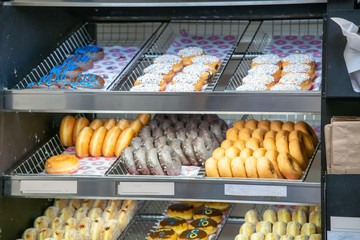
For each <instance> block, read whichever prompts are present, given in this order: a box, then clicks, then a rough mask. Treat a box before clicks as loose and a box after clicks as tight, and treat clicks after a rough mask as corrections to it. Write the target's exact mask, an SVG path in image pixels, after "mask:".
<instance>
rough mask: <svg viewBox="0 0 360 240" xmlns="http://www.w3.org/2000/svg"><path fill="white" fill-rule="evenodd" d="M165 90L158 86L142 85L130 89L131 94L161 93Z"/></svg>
mask: <svg viewBox="0 0 360 240" xmlns="http://www.w3.org/2000/svg"><path fill="white" fill-rule="evenodd" d="M163 89H164V88H162V87H160V86H159V85H157V84H140V85H136V86H133V87H132V88H130V92H160V91H163Z"/></svg>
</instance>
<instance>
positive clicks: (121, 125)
mask: <svg viewBox="0 0 360 240" xmlns="http://www.w3.org/2000/svg"><path fill="white" fill-rule="evenodd" d="M116 126H118V127H119V128H120V129H121V131H124V130H125V129H126V128H128V127H129V120H126V119H120V120H119V121H118V123H117V124H116Z"/></svg>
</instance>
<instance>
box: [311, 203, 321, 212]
mask: <svg viewBox="0 0 360 240" xmlns="http://www.w3.org/2000/svg"><path fill="white" fill-rule="evenodd" d="M314 211H321V206H319V205H313V206H310V207H309V213H312V212H314Z"/></svg>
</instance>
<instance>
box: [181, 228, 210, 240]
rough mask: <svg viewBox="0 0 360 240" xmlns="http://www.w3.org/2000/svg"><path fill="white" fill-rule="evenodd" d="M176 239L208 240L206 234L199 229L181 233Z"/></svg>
mask: <svg viewBox="0 0 360 240" xmlns="http://www.w3.org/2000/svg"><path fill="white" fill-rule="evenodd" d="M178 239H194V240H205V239H209V237H208V235H207V233H206V232H205V231H203V230H199V229H191V230H186V231H184V232H182V233H181V234H180V236H179V238H178Z"/></svg>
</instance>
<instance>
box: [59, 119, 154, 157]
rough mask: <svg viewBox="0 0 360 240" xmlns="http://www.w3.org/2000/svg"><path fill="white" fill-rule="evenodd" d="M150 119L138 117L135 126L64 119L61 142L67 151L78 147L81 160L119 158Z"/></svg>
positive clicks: (124, 123) (111, 121) (110, 121)
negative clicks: (67, 148)
mask: <svg viewBox="0 0 360 240" xmlns="http://www.w3.org/2000/svg"><path fill="white" fill-rule="evenodd" d="M150 118H151V115H150V114H139V115H138V117H137V119H135V120H133V121H132V122H129V121H128V120H126V119H120V120H119V121H116V120H115V119H113V118H111V119H108V120H106V121H105V122H104V121H102V120H100V119H94V120H93V121H92V122H91V123H90V121H89V120H88V119H87V118H85V117H81V118H78V119H76V118H75V117H73V116H65V117H64V118H63V119H62V121H61V126H60V141H61V143H62V144H63V145H64V146H65V147H69V146H73V145H74V144H75V152H76V156H78V157H82V158H84V157H89V156H92V157H100V156H104V157H114V156H116V157H119V156H120V154H121V152H122V151H123V150H124V149H125V148H126V147H127V146H128V145H129V144H130V141H131V139H132V138H133V137H134V136H136V135H137V134H138V133H139V132H140V130H141V128H142V127H143V126H145V125H146V124H147V123H148V122H149V121H150Z"/></svg>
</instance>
